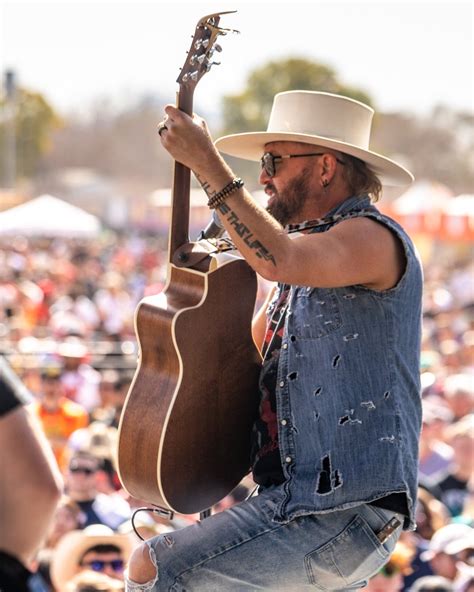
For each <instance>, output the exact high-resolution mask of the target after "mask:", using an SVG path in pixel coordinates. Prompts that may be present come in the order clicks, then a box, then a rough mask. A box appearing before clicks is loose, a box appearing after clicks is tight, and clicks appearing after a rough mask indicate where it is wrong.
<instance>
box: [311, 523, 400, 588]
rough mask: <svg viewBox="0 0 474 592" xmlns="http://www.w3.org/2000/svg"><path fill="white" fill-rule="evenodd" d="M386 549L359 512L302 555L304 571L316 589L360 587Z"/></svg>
mask: <svg viewBox="0 0 474 592" xmlns="http://www.w3.org/2000/svg"><path fill="white" fill-rule="evenodd" d="M388 555H389V552H388V551H387V550H386V549H385V548H384V546H383V545H382V544H381V543H380V541H379V540H378V538H377V536H376V535H375V533H374V531H373V530H372V529H371V528H370V526H369V525H368V524H367V522H366V521H365V520H364V518H363V517H362V516H361V515H359V514H358V515H357V516H355V517H354V518H353V519H352V520H351V522H350V523H349V524H348V525H347V526H346V528H345V529H344V530H343V531H342V532H341V533H340V534H338V535H337V536H336V537H335V538H333V539H332V540H331V541H330V542H329V543H326V544H325V545H323V546H322V547H320V548H319V549H316V550H314V551H312V552H311V553H308V554H307V555H306V557H305V560H304V561H305V567H306V573H307V575H308V578H309V581H310V583H311V584H312V585H313V586H314V587H315V588H316V589H318V590H322V591H324V592H330V591H335V590H350V589H351V588H353V589H356V588H360V587H361V586H362V585H363V583H364V580H366V579H367V578H368V577H369V576H370V575H371V574H373V573H374V572H375V571H377V569H379V568H380V567H381V566H382V565H383V564H384V563H385V561H386V560H387V557H388Z"/></svg>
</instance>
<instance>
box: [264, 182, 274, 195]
mask: <svg viewBox="0 0 474 592" xmlns="http://www.w3.org/2000/svg"><path fill="white" fill-rule="evenodd" d="M267 189H270V191H273V193H277V190H276V187H275V185H273V183H265V185H264V186H263V190H264V191H266V190H267Z"/></svg>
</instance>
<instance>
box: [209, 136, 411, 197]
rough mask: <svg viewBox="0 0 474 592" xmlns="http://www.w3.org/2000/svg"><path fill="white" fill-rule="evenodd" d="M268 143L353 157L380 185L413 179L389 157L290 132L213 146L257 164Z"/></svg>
mask: <svg viewBox="0 0 474 592" xmlns="http://www.w3.org/2000/svg"><path fill="white" fill-rule="evenodd" d="M270 142H304V143H305V144H313V145H315V146H323V147H324V148H332V149H333V150H338V151H340V152H342V153H344V154H349V155H350V156H355V157H356V158H359V159H360V160H362V161H363V162H365V163H366V164H367V165H369V166H370V168H371V169H372V170H373V171H374V173H375V174H376V175H377V176H378V177H379V179H380V181H381V182H382V184H383V185H389V186H393V187H404V186H407V185H410V184H411V183H413V180H414V177H413V175H412V174H411V173H410V171H408V170H407V169H406V168H405V167H403V166H402V165H400V164H398V163H397V162H395V161H393V160H391V159H390V158H386V157H385V156H382V155H381V154H377V153H376V152H372V151H370V150H364V149H362V148H360V147H359V146H354V145H352V144H347V143H346V142H340V141H338V140H333V139H330V138H325V137H323V136H313V135H309V134H293V133H290V132H247V133H243V134H232V135H229V136H223V137H221V138H218V139H217V140H216V141H215V146H216V148H217V149H218V150H220V151H221V152H224V153H225V154H229V155H230V156H236V157H238V158H244V159H246V160H255V161H258V160H260V158H261V156H262V154H263V153H264V151H265V145H266V144H268V143H270Z"/></svg>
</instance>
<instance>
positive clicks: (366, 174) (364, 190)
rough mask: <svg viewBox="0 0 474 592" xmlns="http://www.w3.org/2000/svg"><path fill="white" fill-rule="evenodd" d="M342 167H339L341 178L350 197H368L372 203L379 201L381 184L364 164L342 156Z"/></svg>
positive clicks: (353, 157)
mask: <svg viewBox="0 0 474 592" xmlns="http://www.w3.org/2000/svg"><path fill="white" fill-rule="evenodd" d="M342 158H343V159H344V166H342V167H341V170H342V177H343V179H344V181H345V182H346V183H347V184H348V186H349V188H350V190H351V195H354V196H356V197H360V196H363V195H368V196H369V197H370V200H371V201H372V202H376V201H378V200H379V199H380V195H381V193H382V183H381V181H380V179H379V178H378V177H377V175H376V174H375V173H374V171H373V170H372V169H371V168H370V167H369V166H368V165H367V164H365V162H363V161H362V160H360V159H359V158H356V157H355V156H350V155H349V154H342Z"/></svg>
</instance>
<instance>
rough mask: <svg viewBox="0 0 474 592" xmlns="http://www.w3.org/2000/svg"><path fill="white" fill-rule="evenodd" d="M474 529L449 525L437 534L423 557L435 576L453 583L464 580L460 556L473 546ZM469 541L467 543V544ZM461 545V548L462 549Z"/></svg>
mask: <svg viewBox="0 0 474 592" xmlns="http://www.w3.org/2000/svg"><path fill="white" fill-rule="evenodd" d="M472 533H473V529H472V528H471V527H470V526H468V525H467V524H448V525H446V526H443V527H442V528H440V529H439V530H438V531H436V532H435V534H434V535H433V537H432V538H431V540H430V543H429V546H428V549H427V550H426V551H425V552H424V553H423V554H422V555H421V558H422V560H423V561H429V563H430V565H431V568H432V569H433V573H434V575H437V576H442V577H444V578H447V579H448V580H450V581H452V582H456V581H457V580H459V579H460V578H461V579H462V578H463V574H462V573H461V572H460V569H459V565H458V564H459V562H460V561H461V559H462V558H461V557H460V556H459V554H460V553H461V552H462V551H464V552H466V553H467V550H466V549H462V546H463V545H464V546H465V545H466V544H467V548H469V545H470V544H471V545H472ZM466 541H467V542H466ZM460 544H461V547H460Z"/></svg>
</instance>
